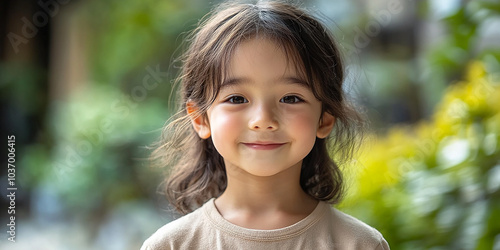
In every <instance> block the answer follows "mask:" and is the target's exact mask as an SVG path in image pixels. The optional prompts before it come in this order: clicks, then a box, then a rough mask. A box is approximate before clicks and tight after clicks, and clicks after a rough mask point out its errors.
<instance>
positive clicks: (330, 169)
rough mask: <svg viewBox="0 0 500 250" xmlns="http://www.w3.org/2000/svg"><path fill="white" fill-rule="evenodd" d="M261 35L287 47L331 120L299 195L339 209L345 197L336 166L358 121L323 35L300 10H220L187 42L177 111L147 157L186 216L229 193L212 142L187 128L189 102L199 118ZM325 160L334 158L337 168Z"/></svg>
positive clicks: (333, 48)
mask: <svg viewBox="0 0 500 250" xmlns="http://www.w3.org/2000/svg"><path fill="white" fill-rule="evenodd" d="M256 36H263V37H266V38H268V39H271V40H273V41H274V42H276V43H277V44H278V45H281V46H282V47H283V48H284V51H285V53H286V55H287V57H288V58H289V59H291V60H294V62H297V63H296V64H295V65H296V66H297V67H298V68H299V69H300V70H301V71H300V72H303V73H304V76H305V77H306V79H307V81H308V84H309V87H310V88H311V90H312V92H313V93H314V95H315V97H316V98H317V99H318V100H320V101H321V103H322V109H323V111H324V112H328V113H330V114H331V115H333V116H334V117H335V118H336V122H335V127H334V129H333V131H332V133H331V134H330V136H328V137H327V138H325V139H319V138H316V142H315V144H314V147H313V149H312V150H311V152H310V153H309V154H308V155H307V156H306V157H305V158H304V160H303V163H302V170H301V176H300V185H301V187H302V189H303V190H304V191H305V192H306V193H307V194H309V195H310V196H312V197H314V198H315V199H317V200H322V201H326V202H329V203H337V202H338V201H340V199H341V198H342V195H343V178H342V173H341V170H340V168H339V166H340V165H341V164H342V163H345V162H346V161H347V160H349V159H350V158H351V157H352V153H353V152H354V151H355V149H356V148H357V146H358V144H359V142H360V140H359V138H361V136H358V135H361V131H362V130H361V129H360V128H362V127H363V126H362V125H363V119H362V118H361V116H360V115H359V113H357V112H356V110H355V109H354V108H353V106H352V105H351V104H350V103H349V102H348V101H347V100H346V98H345V93H344V92H343V89H342V84H343V81H344V68H343V63H342V59H341V53H340V52H339V49H338V47H337V44H336V42H335V40H334V38H333V36H332V35H331V33H330V32H329V31H328V29H327V28H326V27H325V26H324V25H323V24H321V23H320V22H319V21H318V20H317V19H315V18H314V17H312V16H311V15H310V14H308V13H307V12H306V11H305V10H302V9H301V8H299V7H297V6H295V5H293V4H289V3H285V2H278V1H258V2H256V3H230V2H227V3H222V4H220V5H219V6H217V7H216V8H214V9H213V10H212V11H211V12H210V13H209V14H208V15H207V16H206V17H205V18H203V19H202V21H200V23H199V25H198V27H197V28H196V29H195V30H193V31H192V32H191V33H190V35H189V37H188V38H187V40H186V41H187V42H188V48H187V50H186V52H185V53H184V54H183V55H182V56H181V58H180V60H181V62H182V67H181V73H180V75H179V77H178V79H177V82H176V83H177V84H180V88H178V92H179V95H178V96H179V97H180V105H179V110H178V112H177V113H176V114H175V115H174V116H172V118H171V119H170V120H169V122H168V123H167V125H166V126H165V127H164V129H163V132H162V136H161V138H160V140H159V141H158V142H157V144H156V145H155V150H154V151H153V153H152V155H151V158H152V160H154V163H155V164H157V165H159V166H161V167H168V169H169V173H168V174H167V178H166V180H165V182H164V183H163V184H164V185H162V186H163V188H164V191H165V195H166V197H167V199H168V200H169V202H170V203H171V204H172V205H173V206H174V207H175V208H176V209H177V210H178V211H179V212H181V213H183V214H186V213H189V212H191V211H193V210H194V209H196V208H197V207H199V206H200V205H201V204H203V203H204V202H206V201H207V200H209V199H210V198H212V197H218V196H219V195H220V194H222V192H224V190H225V188H226V186H227V176H226V170H225V166H224V161H223V158H222V156H221V155H220V154H219V153H218V152H217V150H216V149H215V147H214V145H213V143H212V140H211V139H210V138H208V139H201V138H200V137H199V136H198V134H197V133H196V132H195V130H194V129H193V127H192V125H191V121H190V117H189V115H188V114H187V110H186V103H187V102H188V101H190V102H193V103H194V104H195V105H196V106H197V107H198V109H199V110H198V114H197V115H200V116H206V111H207V110H208V108H209V107H210V105H211V104H212V103H213V102H214V100H215V98H216V96H217V94H218V92H219V88H220V84H221V83H222V81H223V80H224V77H225V74H226V72H224V68H226V66H227V65H228V62H229V60H230V58H231V56H232V54H233V51H234V49H235V48H236V47H237V46H238V44H240V43H241V42H242V41H245V40H247V39H252V38H254V37H256ZM330 155H332V156H335V161H334V160H332V158H331V157H330Z"/></svg>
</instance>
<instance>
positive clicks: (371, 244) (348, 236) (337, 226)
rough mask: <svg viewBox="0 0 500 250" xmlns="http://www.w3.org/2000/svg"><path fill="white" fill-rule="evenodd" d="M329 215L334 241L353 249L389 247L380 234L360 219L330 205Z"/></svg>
mask: <svg viewBox="0 0 500 250" xmlns="http://www.w3.org/2000/svg"><path fill="white" fill-rule="evenodd" d="M329 217H330V220H329V221H330V222H331V224H330V226H331V230H332V231H333V235H334V237H335V238H336V239H337V240H336V242H341V244H342V245H346V246H351V247H353V249H384V250H386V249H389V245H388V244H387V241H386V240H385V239H384V237H383V236H382V234H381V233H380V232H379V231H378V230H377V229H375V228H373V227H371V226H369V225H368V224H366V223H364V222H362V221H361V220H359V219H357V218H354V217H353V216H351V215H348V214H346V213H344V212H341V211H339V210H337V209H336V208H333V207H330V212H329Z"/></svg>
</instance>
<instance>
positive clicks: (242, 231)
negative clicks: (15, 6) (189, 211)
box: [202, 198, 329, 241]
mask: <svg viewBox="0 0 500 250" xmlns="http://www.w3.org/2000/svg"><path fill="white" fill-rule="evenodd" d="M328 209H329V205H328V204H327V203H325V202H323V201H320V202H318V205H316V208H315V209H314V210H313V211H312V212H311V213H310V214H309V215H308V216H306V217H305V218H304V219H302V220H300V221H298V222H296V223H295V224H292V225H290V226H287V227H283V228H278V229H270V230H264V229H250V228H245V227H241V226H238V225H235V224H233V223H231V222H229V221H228V220H226V219H224V217H222V215H221V214H220V213H219V211H218V210H217V207H216V206H215V198H212V199H210V200H209V201H208V202H206V203H205V205H203V207H202V210H203V212H204V213H203V214H204V215H205V217H206V218H207V219H208V220H209V221H210V223H211V224H212V225H213V226H214V227H216V228H217V229H219V230H221V231H223V232H225V233H227V234H230V235H232V236H234V237H238V238H242V239H246V240H253V241H277V240H284V239H289V238H292V237H296V236H298V235H300V234H302V233H304V232H305V231H306V230H308V229H309V228H311V227H312V226H313V225H314V224H316V223H317V222H318V221H319V220H320V219H321V218H322V217H323V214H324V213H325V212H326V211H327V210H328Z"/></svg>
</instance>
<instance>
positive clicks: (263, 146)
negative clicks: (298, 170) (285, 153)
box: [243, 142, 286, 150]
mask: <svg viewBox="0 0 500 250" xmlns="http://www.w3.org/2000/svg"><path fill="white" fill-rule="evenodd" d="M285 144H286V143H276V142H252V143H243V145H245V146H247V147H249V148H252V149H257V150H272V149H277V148H279V147H281V146H283V145H285Z"/></svg>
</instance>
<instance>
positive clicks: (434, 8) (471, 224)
mask: <svg viewBox="0 0 500 250" xmlns="http://www.w3.org/2000/svg"><path fill="white" fill-rule="evenodd" d="M216 2H217V1H202V0H170V1H166V0H147V1H137V0H120V1H119V0H100V1H99V0H88V1H81V0H80V1H78V0H73V1H72V0H41V1H37V0H33V1H29V0H5V1H2V2H0V20H1V22H0V34H1V35H2V39H0V60H1V61H0V89H1V96H0V102H1V110H0V111H1V114H2V123H1V131H2V139H3V141H2V142H1V143H2V144H3V145H4V146H3V148H4V149H3V151H2V152H3V153H2V155H1V157H2V158H1V159H2V165H3V167H2V171H1V174H0V176H1V178H0V194H1V198H0V201H1V202H0V218H1V221H0V222H1V223H0V228H1V230H0V232H2V233H1V235H2V237H1V241H0V248H1V249H33V248H36V249H56V250H57V249H138V248H139V247H140V245H141V244H142V242H143V241H144V240H145V239H146V238H147V237H148V236H149V235H151V234H152V233H153V232H154V231H155V230H156V229H157V228H159V227H161V226H162V225H163V224H165V223H168V222H169V221H171V220H172V218H174V217H175V216H174V215H172V214H171V213H170V212H169V211H168V209H169V207H168V204H167V203H166V202H165V200H164V199H163V198H162V196H161V195H159V194H158V193H157V186H158V185H159V184H160V182H161V181H162V175H163V172H164V171H165V170H164V169H152V168H150V167H149V165H148V161H147V157H148V154H149V153H150V150H149V149H148V148H147V146H148V145H150V144H152V143H153V142H154V141H155V140H156V138H158V136H159V134H160V129H161V127H162V126H163V125H164V123H165V121H166V120H167V119H168V118H169V116H170V114H171V113H172V110H173V109H172V108H173V103H174V102H173V99H172V98H170V97H171V96H170V93H171V84H172V81H173V79H174V78H175V77H176V74H177V72H178V69H179V66H180V64H179V62H175V58H176V57H177V56H179V55H180V53H182V51H183V47H182V46H181V44H182V42H183V39H184V37H185V34H186V33H185V32H187V31H189V30H191V29H193V28H194V27H195V26H196V23H197V21H198V20H199V19H200V18H201V17H202V16H203V15H205V14H206V13H207V12H208V10H209V9H210V8H211V6H212V5H213V4H214V3H216ZM302 5H303V6H304V7H307V8H309V9H311V10H313V11H314V10H316V11H317V10H319V11H320V13H318V14H317V16H318V18H320V19H321V20H323V22H324V23H326V24H327V25H328V27H329V28H330V29H331V30H332V31H333V32H334V34H335V36H336V38H337V40H338V42H339V43H340V46H341V48H342V51H343V53H344V57H345V60H346V63H347V67H346V71H347V75H348V76H347V79H346V90H347V91H348V92H349V95H350V96H351V97H352V98H353V100H355V101H356V102H357V103H358V104H360V105H362V110H363V111H364V112H365V113H366V115H367V117H368V118H369V120H370V121H371V128H370V129H371V132H370V133H369V135H368V137H367V140H366V142H365V143H364V144H363V147H362V148H361V151H360V154H359V155H358V156H357V157H356V159H355V160H353V162H351V164H349V165H348V166H346V168H345V174H346V178H347V180H348V190H349V191H348V194H347V196H346V198H345V200H344V202H343V203H341V204H340V205H339V206H338V207H339V208H340V209H342V210H344V211H346V212H348V213H350V214H352V215H354V216H356V217H358V218H360V219H361V220H363V221H365V222H367V223H369V224H370V225H372V226H374V227H375V228H377V229H378V230H379V231H381V232H382V233H383V234H384V237H385V238H386V239H387V241H388V242H389V244H390V245H391V247H392V248H393V249H496V250H498V249H500V112H499V111H500V28H499V27H500V3H499V1H496V0H491V1H487V0H475V1H473V0H446V1H443V0H427V1H423V0H422V1H416V0H356V1H353V0H335V1H328V0H315V1H312V0H311V1H303V2H302ZM8 135H15V150H16V151H15V180H14V181H15V187H17V190H16V197H15V198H16V199H15V212H16V214H15V216H16V220H15V226H16V231H15V236H16V237H15V240H16V242H15V243H12V242H10V241H9V240H8V237H11V235H10V234H9V233H8V232H7V231H9V226H7V224H8V223H10V216H11V215H9V214H8V210H9V204H10V198H9V197H7V195H8V194H9V192H10V191H9V190H8V188H9V187H12V186H9V182H8V181H9V180H8V178H9V176H8V165H7V163H8V160H9V158H8V148H9V147H8V139H7V136H8ZM11 168H12V167H11ZM11 177H12V176H11Z"/></svg>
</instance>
